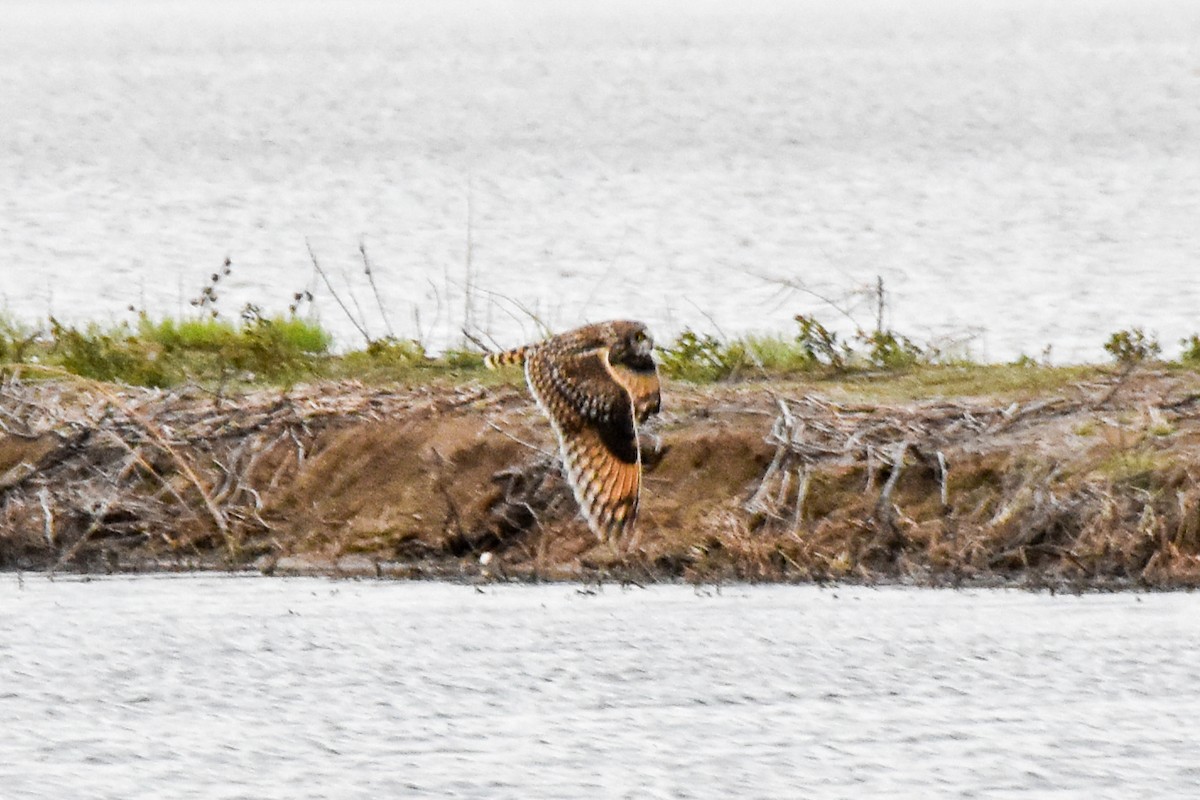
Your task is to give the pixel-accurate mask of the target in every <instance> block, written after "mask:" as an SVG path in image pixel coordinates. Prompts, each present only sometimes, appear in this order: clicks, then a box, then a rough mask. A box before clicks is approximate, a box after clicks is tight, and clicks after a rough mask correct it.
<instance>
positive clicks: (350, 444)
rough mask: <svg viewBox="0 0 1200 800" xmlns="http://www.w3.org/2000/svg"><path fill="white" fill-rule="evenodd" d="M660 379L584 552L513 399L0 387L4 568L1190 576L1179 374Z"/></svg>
mask: <svg viewBox="0 0 1200 800" xmlns="http://www.w3.org/2000/svg"><path fill="white" fill-rule="evenodd" d="M825 388H827V387H823V386H822V385H821V384H819V383H787V382H780V381H775V382H747V383H737V384H716V385H711V386H693V385H689V384H682V383H681V384H670V383H669V384H668V385H667V386H666V391H665V400H666V403H665V409H664V413H663V414H662V416H661V418H660V419H659V420H658V422H657V430H656V432H657V433H658V434H659V435H660V436H661V437H662V438H663V440H664V441H665V442H666V444H667V445H668V447H669V450H668V452H667V454H666V457H665V458H664V459H663V460H662V462H661V464H659V465H658V466H657V468H656V469H655V470H654V471H653V472H650V473H649V474H648V475H647V476H646V481H645V487H644V494H643V504H642V512H641V518H640V533H639V536H638V540H637V541H636V542H633V543H631V544H630V546H629V547H627V548H626V550H625V551H624V552H620V553H615V552H613V551H612V550H611V549H610V548H608V547H607V546H605V545H599V544H598V543H597V542H596V541H595V539H594V537H593V536H592V535H591V533H590V532H589V531H588V529H587V526H586V525H585V524H584V522H583V521H582V520H581V519H580V518H579V517H578V514H577V513H576V508H575V505H574V500H573V498H572V497H571V495H570V492H569V490H568V488H567V487H566V485H565V483H564V482H563V480H562V478H561V476H560V474H559V471H558V466H557V461H556V459H555V458H554V452H553V449H554V443H553V439H552V436H551V434H550V431H549V428H548V426H547V425H546V423H545V421H544V420H543V419H542V418H541V417H540V415H539V414H538V412H537V410H536V408H535V407H534V405H533V403H532V401H531V400H529V398H528V397H527V395H526V394H525V392H524V390H523V388H522V387H521V386H520V385H519V384H517V383H515V382H514V384H512V385H499V386H482V385H478V384H457V385H454V384H445V385H425V386H414V387H366V386H363V385H360V384H358V383H355V382H339V383H321V384H313V385H308V386H301V387H297V388H293V389H289V390H286V391H283V390H278V389H274V390H263V391H259V392H255V393H251V394H245V395H241V396H238V397H234V398H219V397H215V396H214V395H212V394H211V393H209V392H205V391H202V390H199V389H190V390H183V391H173V392H162V391H153V390H141V389H132V388H128V387H118V386H114V385H110V384H98V383H89V382H79V381H66V380H64V381H36V382H35V381H27V382H22V381H19V380H15V379H9V380H7V381H6V382H5V383H4V384H3V385H2V386H0V422H2V423H3V425H2V426H0V569H4V570H32V571H47V572H50V571H53V572H65V571H70V572H83V573H108V572H145V571H190V570H211V569H226V570H235V571H244V570H250V571H257V572H262V573H266V574H275V575H286V574H324V575H332V576H345V577H380V578H407V579H451V580H463V581H501V580H521V581H544V580H552V581H582V582H595V581H628V582H633V583H647V582H654V581H690V582H694V583H721V582H726V581H779V582H819V583H825V582H833V583H840V582H850V583H900V584H913V585H936V586H1021V587H1027V588H1035V589H1052V590H1060V589H1061V590H1072V591H1081V590H1107V589H1123V588H1143V589H1178V588H1192V587H1194V586H1196V585H1198V584H1200V485H1198V482H1197V478H1198V477H1200V380H1198V379H1197V377H1196V375H1194V374H1193V373H1190V372H1186V371H1166V370H1159V371H1156V370H1153V369H1149V368H1146V369H1141V370H1139V371H1137V372H1135V373H1133V374H1124V373H1117V372H1115V371H1114V373H1113V374H1112V375H1110V376H1106V377H1103V378H1101V379H1097V380H1094V381H1086V382H1079V383H1075V384H1070V385H1066V386H1063V387H1060V388H1058V389H1055V390H1052V391H1040V392H1036V393H1028V392H1026V393H1024V394H1021V393H1019V392H1017V393H1009V394H1006V395H996V396H988V397H928V398H922V399H918V400H913V401H905V402H892V401H889V402H873V401H871V400H870V399H869V398H868V399H864V398H862V397H846V396H839V395H837V394H836V393H830V392H823V391H822V390H823V389H825Z"/></svg>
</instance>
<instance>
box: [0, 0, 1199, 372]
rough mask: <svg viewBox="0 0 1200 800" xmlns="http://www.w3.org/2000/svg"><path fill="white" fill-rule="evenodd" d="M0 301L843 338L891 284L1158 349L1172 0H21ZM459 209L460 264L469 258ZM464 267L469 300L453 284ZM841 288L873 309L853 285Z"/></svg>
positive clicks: (917, 317) (12, 26) (1176, 38)
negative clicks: (313, 306)
mask: <svg viewBox="0 0 1200 800" xmlns="http://www.w3.org/2000/svg"><path fill="white" fill-rule="evenodd" d="M2 15H3V16H2V19H0V109H3V113H0V188H2V191H0V278H2V280H0V293H2V294H3V298H2V302H3V304H4V305H5V306H6V307H7V309H8V311H9V312H10V313H11V314H14V315H16V316H18V317H21V318H24V319H27V320H32V319H37V318H43V317H44V316H45V315H46V314H47V313H54V314H57V315H59V316H60V317H63V318H66V319H72V320H81V319H99V320H113V319H123V318H125V319H128V318H131V317H132V314H130V312H128V311H127V310H126V309H127V307H128V306H129V305H131V304H132V305H134V306H141V307H144V308H146V309H148V310H149V311H150V313H151V314H153V315H155V316H158V315H162V314H176V313H182V312H186V311H188V310H189V306H188V305H187V300H188V299H189V298H191V297H194V296H196V295H197V294H198V292H199V289H200V287H201V285H202V283H203V282H204V280H205V278H206V276H207V275H208V274H209V273H210V272H211V271H212V270H213V268H215V267H216V266H218V265H219V264H220V263H221V262H222V261H223V259H224V258H225V257H226V256H227V255H229V256H232V258H233V259H234V266H235V268H234V272H233V275H232V276H231V279H230V280H229V281H228V282H227V283H226V285H225V287H224V289H223V290H222V291H221V292H220V294H221V297H222V299H221V304H222V306H223V308H224V310H225V312H226V313H227V314H230V315H231V316H236V314H237V312H238V310H239V308H240V307H241V305H242V304H243V303H245V302H250V301H252V302H255V303H258V304H260V305H262V306H263V307H265V308H266V309H267V310H268V311H282V310H283V309H284V308H285V307H286V305H287V303H288V301H289V298H290V297H291V294H292V293H293V292H295V291H297V290H299V289H302V288H304V287H305V286H309V287H315V288H317V289H318V299H317V306H318V313H319V315H320V316H321V318H322V320H323V321H324V322H325V323H326V324H327V325H329V326H331V327H333V328H334V329H335V330H336V331H337V332H338V333H339V335H340V337H341V339H342V342H343V343H344V344H352V343H354V341H355V339H356V337H357V335H356V334H355V333H354V331H353V328H352V326H351V325H350V323H349V321H348V320H347V319H346V317H345V316H344V315H343V314H342V313H341V311H339V310H338V308H337V306H336V304H335V303H334V302H333V300H332V298H331V297H330V295H329V292H328V291H327V290H326V289H325V287H324V286H321V285H317V284H316V283H315V282H314V281H315V279H314V276H313V274H312V269H311V266H310V265H309V258H308V254H307V251H306V249H305V239H306V238H307V239H308V240H310V241H311V243H312V245H313V248H314V249H315V250H316V252H317V254H318V255H319V256H320V257H321V259H322V260H323V262H324V264H325V266H326V267H327V268H328V270H329V272H330V273H331V277H332V278H333V280H334V281H335V282H336V283H337V285H338V286H339V287H341V291H342V293H343V294H347V293H348V292H349V287H353V291H354V293H355V294H356V296H357V298H358V301H359V303H360V304H361V305H362V306H363V308H362V313H363V316H365V317H366V318H367V322H368V325H369V327H370V329H371V332H372V333H373V334H374V335H376V336H378V335H382V334H383V333H384V332H385V326H384V322H383V320H382V319H381V315H380V314H379V312H378V311H377V310H376V309H375V304H374V301H373V299H372V297H371V294H370V292H369V290H368V289H367V284H366V281H365V279H364V276H363V275H362V274H361V272H360V271H359V265H358V260H357V259H358V252H357V246H358V242H359V240H360V238H364V239H365V241H366V243H367V245H368V248H369V250H370V252H371V254H372V255H373V257H374V260H375V263H376V271H377V275H378V280H379V284H380V291H381V294H382V296H383V298H384V300H385V302H386V305H387V308H388V309H389V316H390V317H391V324H392V328H393V330H394V332H395V333H396V334H397V335H401V336H420V337H422V338H424V339H425V340H426V341H428V342H429V343H431V344H433V345H435V346H437V345H443V344H445V343H447V342H452V341H455V340H458V339H459V338H460V334H459V330H460V327H461V325H462V324H463V322H464V320H466V319H469V320H470V322H472V323H473V324H474V325H475V326H477V327H479V328H482V329H486V330H489V331H491V332H492V333H494V334H495V335H496V336H497V338H498V339H500V340H501V341H502V342H503V343H505V344H511V343H515V342H517V341H519V340H521V339H523V338H526V337H529V336H532V335H533V334H534V331H535V326H534V325H533V324H532V323H531V322H530V321H529V318H528V316H527V315H526V313H525V311H523V310H521V309H522V308H527V309H529V310H531V311H533V312H536V313H537V314H539V315H540V316H541V317H543V318H544V319H545V320H546V321H547V322H549V323H550V324H551V325H553V326H555V327H560V328H561V327H566V326H573V325H574V324H577V323H579V322H581V321H584V320H587V319H591V320H595V319H600V318H606V317H610V316H622V317H638V318H643V319H646V320H648V321H649V322H651V323H652V325H653V327H654V328H655V329H656V330H658V331H659V332H660V334H663V335H666V334H669V333H673V332H675V331H677V330H679V328H680V327H681V326H683V325H693V326H698V327H700V328H702V329H705V330H712V329H713V327H714V325H716V326H719V327H720V328H721V330H723V331H724V332H726V333H728V334H736V333H744V332H751V331H774V332H787V331H790V330H792V329H793V328H794V325H793V324H792V322H791V317H792V315H793V314H794V313H796V312H797V311H808V312H812V311H816V312H821V313H823V314H824V316H825V319H826V321H828V322H830V323H839V324H843V326H844V325H845V324H846V323H844V321H843V320H842V319H841V318H840V317H839V316H838V315H837V314H835V313H833V312H831V311H829V310H828V308H827V307H824V306H823V305H822V304H821V303H820V302H819V301H817V300H815V299H814V298H813V297H812V296H810V295H807V294H804V293H795V292H792V293H788V292H781V291H780V290H779V284H778V281H779V280H785V279H786V280H803V281H805V282H807V284H809V285H810V286H811V287H813V288H815V289H816V290H818V291H820V292H822V293H825V294H829V295H833V296H835V297H842V296H843V295H844V294H845V293H846V292H849V291H852V290H854V289H856V288H861V287H863V286H866V285H867V284H870V283H872V282H873V281H874V279H875V276H876V275H881V276H883V277H884V279H885V281H886V285H887V287H888V288H889V290H890V292H891V295H890V305H891V319H890V322H891V323H892V324H893V325H894V326H895V327H897V328H898V329H900V330H902V331H904V332H906V333H909V334H910V335H913V336H916V337H918V338H926V337H945V336H950V337H955V336H964V335H970V334H975V335H976V338H975V339H974V340H973V341H972V342H971V345H970V346H971V351H972V353H973V354H974V355H975V356H976V357H982V358H992V359H1006V358H1011V357H1013V356H1015V355H1017V354H1018V353H1021V352H1024V353H1028V354H1038V353H1040V352H1041V350H1042V348H1043V347H1044V346H1045V345H1047V344H1051V345H1053V346H1054V351H1053V355H1054V357H1055V358H1056V359H1057V360H1075V359H1081V358H1096V357H1099V356H1101V355H1102V353H1101V350H1100V345H1101V343H1102V342H1103V341H1104V339H1105V337H1106V335H1107V334H1108V333H1110V332H1112V331H1113V330H1115V329H1117V328H1119V327H1123V326H1127V325H1132V324H1140V325H1144V326H1146V327H1147V328H1149V329H1151V330H1154V331H1157V332H1158V333H1159V335H1160V336H1161V338H1162V339H1163V342H1164V346H1165V348H1166V352H1167V354H1168V355H1173V354H1174V353H1176V352H1178V346H1177V344H1176V342H1177V340H1178V339H1179V338H1180V337H1182V336H1183V335H1185V334H1187V333H1192V332H1196V330H1197V329H1198V328H1200V325H1198V324H1197V323H1196V322H1195V314H1194V310H1195V308H1196V307H1197V304H1198V301H1200V287H1198V285H1197V282H1196V281H1195V274H1196V270H1197V267H1198V263H1197V260H1198V258H1200V225H1197V220H1198V219H1200V45H1198V42H1200V3H1196V2H1194V0H1056V2H1054V3H1043V2H1037V1H1036V0H989V2H987V3H962V2H957V0H914V1H913V2H898V1H894V0H797V1H796V2H792V1H791V0H738V1H737V2H733V0H728V1H727V2H716V1H715V0H700V2H691V1H689V2H686V3H685V2H682V1H681V0H667V2H661V3H642V2H640V0H610V2H605V3H593V4H578V3H576V4H570V8H569V9H568V8H566V7H565V4H562V3H558V2H552V1H551V0H489V1H486V2H484V1H483V0H478V1H477V0H412V1H411V2H403V3H392V2H382V0H380V1H378V2H372V1H371V0H353V1H352V2H337V3H334V2H311V1H310V2H303V1H302V0H297V1H293V0H236V1H235V0H218V1H217V2H206V3H195V2H185V1H184V0H94V1H92V2H78V1H77V0H6V2H4V4H3V9H2ZM468 201H469V202H470V206H471V211H470V215H469V216H470V219H471V225H470V227H471V239H472V248H471V249H472V254H471V263H472V270H471V275H470V277H469V278H468V275H467V270H466V267H465V264H466V260H467V256H466V254H467V229H468V210H467V208H468ZM468 285H469V286H470V288H471V291H470V292H469V293H468V292H467V288H468ZM847 302H849V303H850V304H851V305H852V306H853V307H852V308H851V311H852V313H853V314H854V316H855V317H856V318H857V319H858V320H859V322H860V323H862V324H868V323H869V321H870V320H871V314H870V312H869V310H868V309H867V308H866V307H865V306H864V305H862V304H859V305H854V304H853V302H852V301H847Z"/></svg>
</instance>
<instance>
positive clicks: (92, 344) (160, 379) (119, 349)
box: [50, 317, 179, 388]
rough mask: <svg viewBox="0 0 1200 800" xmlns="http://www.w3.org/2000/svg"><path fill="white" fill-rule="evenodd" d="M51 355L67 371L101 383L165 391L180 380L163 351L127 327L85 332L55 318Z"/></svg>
mask: <svg viewBox="0 0 1200 800" xmlns="http://www.w3.org/2000/svg"><path fill="white" fill-rule="evenodd" d="M50 333H51V336H52V337H53V345H52V347H51V352H52V353H54V354H55V355H57V357H58V359H59V360H60V362H61V364H62V366H63V368H64V369H66V370H68V371H70V372H73V373H75V374H76V375H81V376H83V377H85V378H92V379H94V380H98V381H111V382H121V383H127V384H133V385H137V386H150V387H154V388H162V387H166V386H170V385H171V384H173V383H175V382H176V381H177V380H178V377H179V376H178V375H177V374H175V373H173V371H172V369H171V367H170V364H169V363H168V362H167V361H166V360H164V359H162V358H161V355H162V353H161V351H160V350H159V349H158V348H157V347H155V346H153V345H152V344H149V343H147V342H146V341H144V340H142V339H140V338H139V337H137V336H134V335H133V332H132V331H131V330H130V328H129V327H128V326H127V325H123V324H122V325H118V326H117V327H115V328H113V329H112V330H109V331H105V330H102V329H100V328H99V327H97V326H95V325H89V326H88V327H87V328H86V329H84V330H82V331H81V330H79V329H78V328H75V327H72V326H67V325H63V324H62V323H60V322H59V321H58V320H56V319H54V318H53V317H51V319H50Z"/></svg>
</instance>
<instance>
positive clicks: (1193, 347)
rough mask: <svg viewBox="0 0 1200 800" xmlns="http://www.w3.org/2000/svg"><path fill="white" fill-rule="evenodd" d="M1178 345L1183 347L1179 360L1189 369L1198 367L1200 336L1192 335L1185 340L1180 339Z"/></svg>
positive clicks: (1199, 362) (1199, 363)
mask: <svg viewBox="0 0 1200 800" xmlns="http://www.w3.org/2000/svg"><path fill="white" fill-rule="evenodd" d="M1179 343H1180V344H1181V345H1183V354H1182V355H1181V356H1180V358H1179V360H1180V361H1182V362H1183V363H1184V364H1187V365H1188V366H1190V367H1197V366H1200V336H1198V335H1196V334H1194V333H1193V334H1192V335H1191V336H1189V337H1187V338H1186V339H1180V340H1179Z"/></svg>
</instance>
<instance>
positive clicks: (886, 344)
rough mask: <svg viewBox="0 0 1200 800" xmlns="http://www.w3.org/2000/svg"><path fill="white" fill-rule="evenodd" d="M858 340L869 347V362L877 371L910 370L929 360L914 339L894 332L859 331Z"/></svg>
mask: <svg viewBox="0 0 1200 800" xmlns="http://www.w3.org/2000/svg"><path fill="white" fill-rule="evenodd" d="M858 338H859V340H860V341H862V343H863V344H865V345H866V346H867V353H866V357H867V361H869V362H870V364H871V366H873V367H875V368H876V369H888V370H901V369H908V368H909V367H912V366H915V365H916V364H919V363H921V362H922V361H926V360H928V359H927V358H926V355H925V352H924V351H923V350H922V349H921V348H920V347H918V346H917V344H916V343H915V342H913V340H912V339H909V338H908V337H907V336H902V335H900V334H897V333H895V332H894V331H890V330H877V331H873V332H871V333H863V332H862V331H859V334H858Z"/></svg>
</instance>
